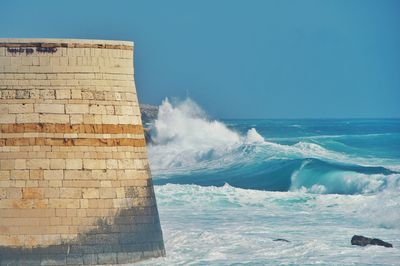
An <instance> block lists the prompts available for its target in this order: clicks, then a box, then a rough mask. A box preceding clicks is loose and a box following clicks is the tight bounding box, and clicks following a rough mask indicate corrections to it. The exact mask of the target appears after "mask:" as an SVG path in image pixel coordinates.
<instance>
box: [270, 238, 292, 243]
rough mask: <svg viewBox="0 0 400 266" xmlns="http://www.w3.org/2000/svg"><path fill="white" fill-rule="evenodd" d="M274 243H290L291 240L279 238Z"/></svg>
mask: <svg viewBox="0 0 400 266" xmlns="http://www.w3.org/2000/svg"><path fill="white" fill-rule="evenodd" d="M273 241H279V242H290V241H289V240H287V239H283V238H277V239H274V240H273Z"/></svg>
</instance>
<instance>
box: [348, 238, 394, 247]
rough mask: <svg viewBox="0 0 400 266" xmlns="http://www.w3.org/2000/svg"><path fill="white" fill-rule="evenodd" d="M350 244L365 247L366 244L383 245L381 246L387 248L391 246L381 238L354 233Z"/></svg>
mask: <svg viewBox="0 0 400 266" xmlns="http://www.w3.org/2000/svg"><path fill="white" fill-rule="evenodd" d="M351 244H352V245H357V246H362V247H365V246H367V245H376V246H383V247H387V248H392V247H393V245H392V244H390V243H388V242H385V241H383V240H381V239H378V238H369V237H365V236H360V235H354V236H353V237H352V238H351Z"/></svg>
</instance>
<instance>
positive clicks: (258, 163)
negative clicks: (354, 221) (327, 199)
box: [149, 99, 400, 194]
mask: <svg viewBox="0 0 400 266" xmlns="http://www.w3.org/2000/svg"><path fill="white" fill-rule="evenodd" d="M151 138H152V143H151V144H150V145H149V158H150V165H151V168H152V172H153V175H154V177H155V183H156V184H166V183H177V184H197V185H202V186H223V185H224V184H226V183H228V184H230V185H231V186H234V187H238V188H247V189H257V190H267V191H296V190H301V191H307V192H311V193H317V194H370V193H375V192H379V191H383V190H396V189H399V188H400V173H399V164H398V162H397V161H393V160H385V159H379V158H364V157H360V156H359V157H357V156H354V155H350V153H345V152H343V151H340V152H339V151H334V150H330V149H328V148H326V147H323V146H322V145H320V144H317V143H314V142H312V140H311V139H310V140H308V139H305V140H303V141H298V142H296V143H294V144H292V145H288V144H280V143H277V142H276V141H275V140H274V142H272V141H268V136H264V137H263V136H261V135H260V134H259V133H258V132H257V130H256V128H254V127H252V128H249V129H248V131H247V133H246V134H240V133H239V132H237V131H235V130H234V128H232V127H228V126H227V125H225V124H224V123H223V122H220V121H217V120H212V119H210V118H209V117H208V116H207V114H206V113H205V112H204V111H203V110H202V109H201V108H200V107H199V106H198V105H197V104H196V103H195V102H194V101H193V100H191V99H186V100H184V101H180V102H176V103H171V102H170V101H169V100H168V99H165V100H164V101H163V103H162V104H161V106H160V108H159V113H158V117H157V119H156V120H155V121H154V124H153V127H152V130H151Z"/></svg>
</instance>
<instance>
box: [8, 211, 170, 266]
mask: <svg viewBox="0 0 400 266" xmlns="http://www.w3.org/2000/svg"><path fill="white" fill-rule="evenodd" d="M160 256H165V248H164V242H163V237H162V231H161V226H160V221H159V216H158V211H157V207H156V206H149V207H133V208H129V209H123V210H121V211H120V212H119V213H118V215H116V216H115V217H114V219H113V220H112V221H111V222H110V221H107V219H99V220H98V222H97V228H96V229H93V230H90V231H88V232H86V233H84V234H79V235H78V237H77V239H76V240H73V241H70V242H68V243H63V244H60V245H51V246H47V247H34V248H21V247H5V246H0V265H1V266H3V265H79V264H81V265H82V264H85V265H90V264H117V263H118V264H120V263H132V262H136V261H139V260H143V259H147V258H152V257H160Z"/></svg>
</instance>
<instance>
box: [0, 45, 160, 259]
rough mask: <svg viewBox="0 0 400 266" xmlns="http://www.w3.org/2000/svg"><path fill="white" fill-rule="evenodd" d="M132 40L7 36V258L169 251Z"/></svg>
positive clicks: (1, 85) (2, 119) (0, 110)
mask: <svg viewBox="0 0 400 266" xmlns="http://www.w3.org/2000/svg"><path fill="white" fill-rule="evenodd" d="M132 60H133V45H132V43H129V42H118V41H88V40H48V39H47V40H40V39H38V40H28V39H24V40H18V39H3V40H1V39H0V155H1V158H0V199H1V200H0V213H1V219H0V229H1V230H0V265H82V264H85V265H93V264H115V263H125V262H127V263H130V262H135V261H138V260H141V259H145V258H149V257H157V256H164V255H165V250H164V244H163V239H162V232H161V227H160V222H159V218H158V212H157V206H156V201H155V196H154V192H153V189H152V182H151V177H150V173H149V166H148V161H147V153H146V142H145V139H144V131H143V127H142V123H141V118H140V111H139V107H138V101H137V96H136V89H135V86H134V79H133V65H132Z"/></svg>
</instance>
